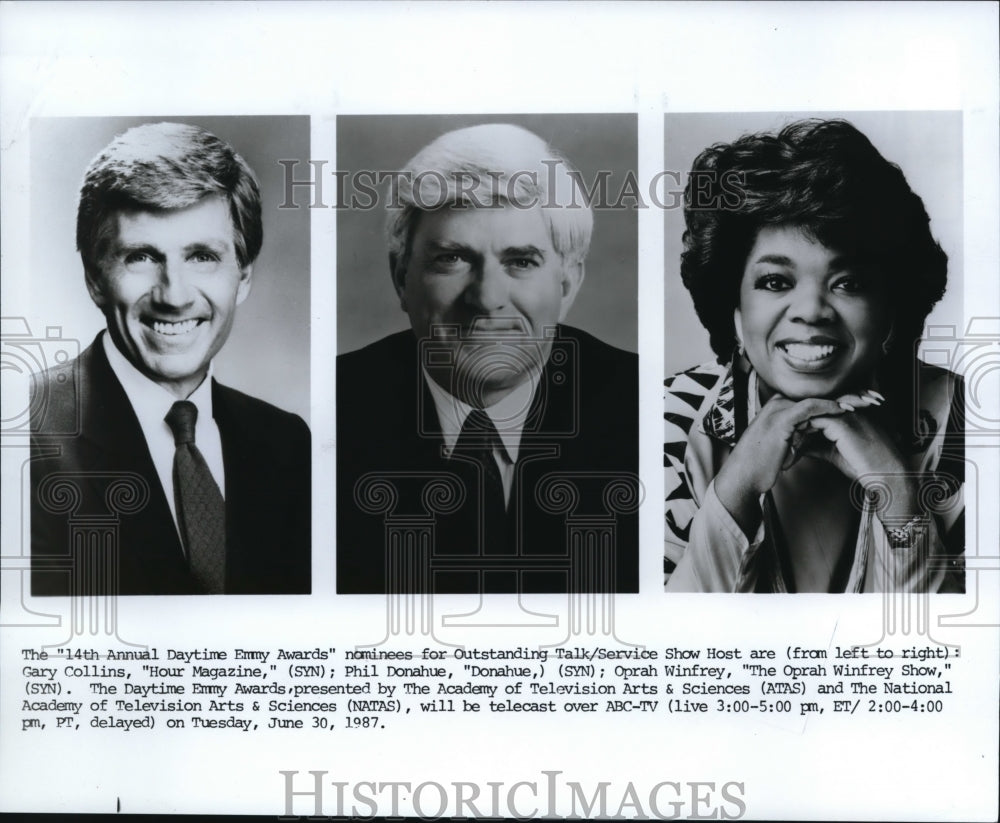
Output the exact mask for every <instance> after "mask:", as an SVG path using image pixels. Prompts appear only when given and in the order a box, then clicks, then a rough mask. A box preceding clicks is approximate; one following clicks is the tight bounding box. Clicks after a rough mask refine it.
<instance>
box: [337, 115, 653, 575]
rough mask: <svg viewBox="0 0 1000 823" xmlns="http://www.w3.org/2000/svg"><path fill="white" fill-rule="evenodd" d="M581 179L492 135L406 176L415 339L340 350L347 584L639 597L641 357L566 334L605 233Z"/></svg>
mask: <svg viewBox="0 0 1000 823" xmlns="http://www.w3.org/2000/svg"><path fill="white" fill-rule="evenodd" d="M572 172H573V169H572V166H570V164H569V161H568V159H567V158H565V157H564V156H562V155H561V154H559V153H558V152H556V151H555V150H554V149H552V148H551V147H550V146H548V145H547V144H546V143H545V141H543V140H542V139H541V138H539V137H538V136H537V135H535V134H533V133H531V132H529V131H527V130H525V129H523V128H520V127H518V126H513V125H506V124H491V125H481V126H473V127H470V128H464V129H459V130H456V131H452V132H449V133H447V134H445V135H443V136H441V137H439V138H438V139H437V140H435V141H433V142H432V143H430V144H429V145H428V146H426V147H424V148H423V149H422V150H421V151H420V152H418V153H417V155H416V156H415V157H414V158H413V159H412V160H410V162H409V163H408V164H407V165H406V167H405V169H404V170H403V171H402V172H401V173H399V174H397V175H396V177H395V178H394V179H395V180H396V181H397V182H398V188H397V189H396V190H394V191H393V192H392V193H391V196H390V197H389V199H388V209H387V218H388V220H387V241H388V252H389V268H390V275H391V278H392V285H393V288H394V289H395V291H396V294H397V296H398V298H399V302H400V306H401V308H402V310H403V311H404V312H405V313H406V314H407V316H408V319H409V324H410V329H408V330H406V331H403V332H399V333H397V334H393V335H390V336H388V337H386V338H383V339H382V340H379V341H377V342H375V343H372V344H371V345H369V346H367V347H365V348H363V349H360V350H358V351H355V352H351V353H348V354H344V355H341V356H340V357H339V358H338V362H337V386H338V388H337V399H338V407H337V409H338V410H337V419H338V423H337V425H338V439H337V465H338V515H337V521H338V529H337V538H338V539H337V558H338V565H337V575H338V577H337V580H338V584H337V589H338V591H339V592H341V593H378V592H439V593H444V592H452V593H488V592H568V591H580V590H587V591H606V592H608V591H621V592H627V591H636V590H637V586H638V542H637V541H638V518H637V514H636V511H635V508H636V506H637V505H638V499H639V491H638V481H637V478H636V472H637V466H638V388H637V380H638V377H637V369H638V360H637V357H636V355H634V354H631V353H629V352H625V351H622V350H619V349H616V348H614V347H612V346H609V345H607V344H605V343H603V342H602V341H600V340H598V339H596V338H595V337H593V336H592V335H589V334H587V333H586V332H584V331H581V330H579V329H574V328H572V327H570V326H566V325H564V324H563V321H564V319H565V318H566V315H567V313H568V312H569V310H570V307H571V306H572V305H573V302H574V300H575V298H576V296H577V293H578V291H579V289H580V288H581V286H582V284H583V280H584V261H585V258H586V256H587V251H588V248H589V244H590V237H591V232H592V227H593V214H592V212H591V209H590V207H589V206H588V205H587V203H586V197H585V195H584V194H583V193H582V192H581V191H580V190H579V188H578V186H577V184H576V181H575V180H574V179H573V176H572ZM581 201H582V202H581ZM341 276H343V273H342V274H341ZM570 500H572V505H569V501H570ZM587 518H590V519H589V520H588V521H587V523H588V524H589V527H591V530H590V531H589V532H587V531H586V529H584V530H583V531H577V532H573V527H574V525H579V524H582V523H583V522H584V520H586V519H587ZM574 535H575V536H574ZM586 535H589V537H587V536H586Z"/></svg>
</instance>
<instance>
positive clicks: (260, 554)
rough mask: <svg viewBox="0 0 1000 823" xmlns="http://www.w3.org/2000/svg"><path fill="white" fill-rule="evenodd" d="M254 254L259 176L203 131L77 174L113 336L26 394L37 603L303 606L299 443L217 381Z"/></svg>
mask: <svg viewBox="0 0 1000 823" xmlns="http://www.w3.org/2000/svg"><path fill="white" fill-rule="evenodd" d="M262 238H263V230H262V223H261V204H260V189H259V186H258V184H257V180H256V177H255V176H254V173H253V171H252V170H251V169H250V167H249V166H248V165H247V164H246V162H245V161H244V160H243V158H242V157H240V156H239V155H238V154H237V153H236V152H235V151H234V150H233V148H232V147H231V146H230V145H228V144H227V143H225V142H224V141H222V140H220V139H219V138H218V137H216V136H215V135H213V134H211V133H209V132H207V131H205V130H204V129H201V128H198V127H195V126H189V125H181V124H177V123H157V124H149V125H144V126H139V127H136V128H133V129H130V130H128V131H127V132H125V133H124V134H121V135H119V136H118V137H116V138H115V139H114V140H112V141H111V143H110V144H109V145H108V146H107V147H106V148H105V149H104V150H103V151H102V152H101V153H100V154H99V155H98V156H97V157H96V158H95V159H94V160H93V162H92V163H91V165H90V167H89V168H88V169H87V172H86V174H85V176H84V181H83V185H82V187H81V190H80V200H79V206H78V211H77V248H78V250H79V252H80V255H81V257H82V259H83V266H84V271H85V276H86V283H87V289H88V291H89V292H90V296H91V298H92V299H93V301H94V303H95V304H96V305H97V306H98V308H100V309H101V311H102V312H103V314H104V316H105V320H106V323H107V331H106V332H101V333H100V334H99V335H98V336H97V338H96V339H95V340H94V342H93V343H92V344H91V345H90V346H89V347H88V348H87V349H86V350H85V351H84V352H83V353H82V354H81V355H80V357H79V358H77V359H76V360H75V361H73V362H70V363H65V364H61V365H58V366H56V367H55V368H53V369H50V370H49V371H47V372H45V373H44V374H42V375H41V376H40V378H39V379H38V380H36V381H35V384H34V386H33V393H32V411H33V415H32V463H31V486H32V494H31V542H32V564H33V565H32V593H33V594H36V595H37V594H76V595H88V594H108V595H114V594H223V593H225V594H230V593H246V594H253V593H257V594H266V593H308V592H309V590H310V528H311V523H310V519H311V516H310V437H309V430H308V428H307V427H306V424H305V422H304V421H303V420H302V419H301V418H299V417H298V416H296V415H293V414H290V413H288V412H284V411H282V410H280V409H278V408H276V407H274V406H271V405H269V404H268V403H265V402H263V401H261V400H258V399H256V398H252V397H249V396H247V395H245V394H243V393H241V392H238V391H235V390H233V389H230V388H226V387H225V386H222V385H220V384H219V383H217V382H216V381H215V380H214V379H213V378H212V359H213V358H214V356H215V355H216V354H217V353H218V352H219V350H220V349H221V348H222V346H223V345H224V344H225V342H226V339H227V338H228V336H229V332H230V330H231V328H232V324H233V320H234V318H235V313H236V307H237V306H238V305H240V304H241V303H242V302H243V301H244V300H245V299H246V297H247V295H248V294H249V293H250V287H251V282H252V269H253V263H254V260H255V259H256V257H257V255H258V253H259V251H260V248H261V243H262Z"/></svg>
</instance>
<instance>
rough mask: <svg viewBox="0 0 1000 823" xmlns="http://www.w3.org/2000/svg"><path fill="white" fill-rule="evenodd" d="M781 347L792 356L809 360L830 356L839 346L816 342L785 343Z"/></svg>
mask: <svg viewBox="0 0 1000 823" xmlns="http://www.w3.org/2000/svg"><path fill="white" fill-rule="evenodd" d="M781 348H782V349H784V350H785V352H787V353H788V355H789V356H790V357H794V358H795V359H796V360H805V361H807V362H809V361H812V360H822V359H823V358H824V357H829V356H830V355H831V354H833V353H834V351H836V348H837V347H836V346H833V345H830V344H829V343H827V344H824V345H816V344H814V343H785V344H783V345H782V346H781Z"/></svg>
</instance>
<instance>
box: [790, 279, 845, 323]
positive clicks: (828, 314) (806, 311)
mask: <svg viewBox="0 0 1000 823" xmlns="http://www.w3.org/2000/svg"><path fill="white" fill-rule="evenodd" d="M789 313H790V315H791V319H792V321H794V322H798V323H807V324H809V325H813V326H816V325H824V324H827V323H831V322H833V320H834V319H835V317H836V312H835V310H834V308H833V306H832V305H831V303H830V301H829V299H828V295H827V292H826V289H825V288H824V287H823V286H822V285H818V284H817V285H814V284H810V283H801V284H799V285H798V286H797V287H796V288H795V289H794V290H793V291H792V293H791V306H790V309H789Z"/></svg>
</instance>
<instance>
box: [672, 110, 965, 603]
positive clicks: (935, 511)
mask: <svg viewBox="0 0 1000 823" xmlns="http://www.w3.org/2000/svg"><path fill="white" fill-rule="evenodd" d="M665 128H666V158H665V162H666V166H665V168H667V169H675V170H678V171H679V172H680V173H681V174H682V176H683V178H682V179H683V183H684V193H685V196H684V203H683V208H682V209H675V210H673V211H667V212H665V221H666V224H665V231H666V238H665V245H666V255H665V257H666V263H665V267H664V268H665V271H664V278H665V312H664V318H665V322H664V326H665V334H664V346H665V351H664V355H665V360H664V362H665V372H666V377H665V382H664V397H665V409H664V418H665V421H664V422H665V442H664V468H665V471H666V483H665V494H666V502H665V543H664V579H665V582H666V589H667V591H668V592H672V591H680V592H685V591H688V592H690V591H710V592H774V593H792V592H821V593H822V592H829V593H835V592H848V593H852V592H853V593H861V592H961V591H964V553H965V531H964V523H965V521H964V502H963V492H964V472H965V462H964V421H965V405H964V400H965V392H964V384H963V380H962V378H961V376H960V375H959V374H957V373H956V372H955V371H953V370H951V369H950V368H949V365H950V364H949V363H941V362H933V361H934V360H935V358H934V357H928V356H927V353H926V352H925V351H924V348H922V347H923V344H924V342H925V341H926V340H927V339H928V334H930V338H931V342H932V343H934V344H935V345H936V341H937V340H940V339H941V338H942V337H944V338H948V337H949V335H950V337H951V338H952V339H954V337H955V336H956V335H957V334H961V332H962V326H961V322H962V277H963V259H962V208H963V192H962V117H961V113H959V112H950V111H940V112H938V111H929V112H921V111H904V112H894V111H878V112H843V113H840V112H833V113H831V112H823V113H809V112H805V113H773V112H768V113H758V114H754V113H749V114H735V113H734V114H719V113H713V114H684V113H680V114H671V115H667V116H666V118H665ZM928 330H929V331H928ZM937 359H938V360H940V358H937Z"/></svg>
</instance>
